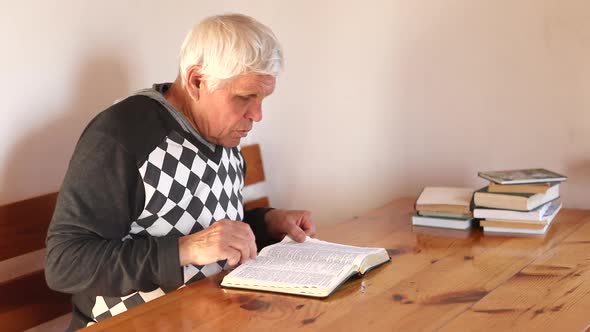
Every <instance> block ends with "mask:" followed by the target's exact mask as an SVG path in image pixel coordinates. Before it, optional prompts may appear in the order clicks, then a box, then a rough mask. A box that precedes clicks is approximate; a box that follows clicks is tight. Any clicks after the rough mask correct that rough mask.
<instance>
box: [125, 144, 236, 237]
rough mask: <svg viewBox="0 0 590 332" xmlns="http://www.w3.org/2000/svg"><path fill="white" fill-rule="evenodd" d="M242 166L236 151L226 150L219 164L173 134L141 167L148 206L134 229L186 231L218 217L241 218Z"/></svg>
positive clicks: (151, 233) (152, 232) (139, 231)
mask: <svg viewBox="0 0 590 332" xmlns="http://www.w3.org/2000/svg"><path fill="white" fill-rule="evenodd" d="M242 168H243V165H242V160H241V156H240V155H239V154H234V153H233V151H232V149H228V148H225V149H223V153H222V157H221V160H220V162H219V163H215V162H213V161H211V160H210V159H209V158H207V156H206V155H205V154H203V153H202V152H200V151H199V150H198V149H197V148H196V147H195V146H194V145H193V144H192V143H190V142H189V141H187V140H185V139H184V138H183V137H182V136H180V135H179V134H176V133H172V134H171V135H169V136H168V137H167V138H166V139H165V140H164V141H163V142H162V143H161V144H160V145H159V146H158V147H156V148H155V149H154V151H153V152H152V153H150V155H149V156H148V159H147V160H146V162H145V163H144V164H143V165H142V166H141V167H140V169H139V171H140V174H141V176H142V178H143V182H144V187H145V202H146V204H145V207H144V210H143V211H142V213H141V215H140V216H139V218H138V220H137V221H135V222H134V223H133V224H132V225H131V232H130V233H132V234H137V235H147V236H166V235H171V234H176V235H186V234H191V233H194V232H197V231H200V230H202V229H204V228H206V227H208V226H209V225H210V224H211V223H212V222H214V221H216V220H219V219H223V218H229V219H232V220H242V218H243V207H242V202H241V198H242V193H241V191H242V187H243V174H242V173H243V172H242Z"/></svg>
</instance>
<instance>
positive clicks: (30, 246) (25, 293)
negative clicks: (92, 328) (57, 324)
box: [0, 193, 72, 331]
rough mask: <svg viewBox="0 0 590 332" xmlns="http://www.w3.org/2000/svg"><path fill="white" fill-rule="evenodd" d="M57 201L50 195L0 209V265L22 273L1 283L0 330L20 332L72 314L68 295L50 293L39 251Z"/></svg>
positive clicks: (41, 253)
mask: <svg viewBox="0 0 590 332" xmlns="http://www.w3.org/2000/svg"><path fill="white" fill-rule="evenodd" d="M56 198H57V193H52V194H48V195H44V196H40V197H36V198H32V199H28V200H24V201H20V202H16V203H12V204H8V205H4V206H0V238H1V239H2V240H1V241H0V263H1V264H2V267H3V270H4V269H10V270H11V272H12V271H15V270H19V271H20V273H24V275H22V274H21V275H20V276H12V277H9V278H8V280H4V281H0V329H1V330H2V331H23V330H26V329H29V328H32V327H35V326H37V325H39V324H42V323H45V322H47V321H50V320H52V319H54V318H57V317H59V316H62V315H64V314H67V313H69V312H71V311H72V305H71V302H70V295H67V294H62V293H57V292H55V291H52V290H50V289H49V288H48V286H47V284H46V282H45V276H44V273H43V257H44V251H40V250H41V249H43V248H45V237H46V235H47V228H48V226H49V222H50V221H51V216H52V214H53V210H54V208H55V201H56ZM27 257H28V258H27Z"/></svg>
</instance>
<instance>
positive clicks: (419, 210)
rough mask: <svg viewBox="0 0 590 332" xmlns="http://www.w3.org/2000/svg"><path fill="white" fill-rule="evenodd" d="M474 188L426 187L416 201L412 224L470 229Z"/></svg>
mask: <svg viewBox="0 0 590 332" xmlns="http://www.w3.org/2000/svg"><path fill="white" fill-rule="evenodd" d="M472 198H473V189H472V188H457V187H426V188H424V189H423V190H422V192H421V193H420V196H419V197H418V200H417V201H416V214H415V215H414V216H412V225H414V226H427V227H438V228H447V229H462V230H465V229H469V228H470V227H471V221H472V219H473V214H472V212H471V211H472V209H471V203H472Z"/></svg>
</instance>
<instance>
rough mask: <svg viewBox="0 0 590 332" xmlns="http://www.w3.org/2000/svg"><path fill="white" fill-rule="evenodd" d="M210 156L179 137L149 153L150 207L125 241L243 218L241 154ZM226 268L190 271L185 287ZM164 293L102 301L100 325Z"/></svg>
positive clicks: (145, 173) (96, 310)
mask: <svg viewBox="0 0 590 332" xmlns="http://www.w3.org/2000/svg"><path fill="white" fill-rule="evenodd" d="M205 148H206V147H205ZM216 148H218V149H220V148H221V147H219V146H217V147H216ZM207 154H209V155H211V154H212V153H204V152H203V151H200V150H199V149H198V148H197V147H196V146H195V145H193V144H192V143H191V142H189V141H188V140H186V139H185V138H184V137H182V136H181V135H180V134H178V133H176V132H172V133H171V134H169V135H168V136H167V137H166V139H164V140H163V141H162V142H161V143H160V145H158V146H157V147H156V148H155V149H154V150H153V151H152V152H151V153H150V154H149V156H148V159H147V160H146V161H145V163H144V164H143V165H142V166H141V167H140V168H139V172H140V174H141V177H142V179H143V184H144V188H145V202H146V203H145V207H144V209H143V211H142V213H141V215H140V216H139V218H138V219H137V220H136V221H134V222H133V223H132V224H131V230H130V232H129V234H128V235H127V236H126V237H125V238H123V241H125V240H127V239H132V238H141V237H146V236H152V237H160V236H167V235H178V236H182V235H187V234H192V233H195V232H198V231H201V230H203V229H204V228H207V227H208V226H210V225H211V224H213V223H214V222H215V221H217V220H220V219H223V218H228V219H232V220H242V219H243V216H244V211H243V206H242V188H243V184H244V179H243V174H244V161H243V160H242V156H241V154H240V153H239V150H238V149H236V148H234V149H230V148H223V151H222V153H221V155H220V156H221V157H220V160H213V159H214V158H209V157H207ZM225 263H226V262H225V261H219V262H216V263H213V264H209V265H205V266H194V265H188V266H185V267H184V268H183V273H184V283H185V285H186V284H188V283H191V282H193V281H196V280H199V279H202V278H205V277H207V276H210V275H213V274H216V273H218V272H220V271H221V270H222V269H224V268H225ZM164 293H165V292H164V291H163V290H162V289H156V290H154V291H152V292H149V293H142V292H136V293H133V294H130V295H128V296H125V297H102V296H98V297H96V301H95V304H94V306H93V309H92V315H93V318H94V320H95V321H100V320H102V319H104V318H107V317H111V316H114V315H116V314H119V313H121V312H123V311H126V310H128V309H129V308H131V307H133V306H136V305H138V304H141V303H144V302H147V301H150V300H152V299H154V298H157V297H159V296H162V295H164Z"/></svg>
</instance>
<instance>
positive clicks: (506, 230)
mask: <svg viewBox="0 0 590 332" xmlns="http://www.w3.org/2000/svg"><path fill="white" fill-rule="evenodd" d="M548 228H549V225H545V227H543V228H541V229H527V228H509V227H484V228H483V231H484V233H513V234H545V233H546V232H547V229H548Z"/></svg>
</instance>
